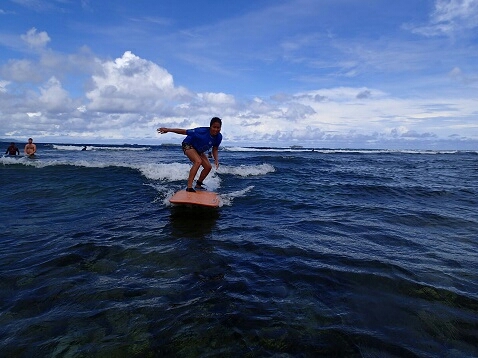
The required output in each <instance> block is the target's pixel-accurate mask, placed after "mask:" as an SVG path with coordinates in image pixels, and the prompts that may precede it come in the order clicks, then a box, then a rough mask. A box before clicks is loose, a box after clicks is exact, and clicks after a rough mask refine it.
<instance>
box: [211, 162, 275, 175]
mask: <svg viewBox="0 0 478 358" xmlns="http://www.w3.org/2000/svg"><path fill="white" fill-rule="evenodd" d="M217 172H218V173H219V174H232V175H238V176H241V177H247V176H257V175H264V174H268V173H273V172H275V168H274V167H273V166H272V165H270V164H266V163H264V164H258V165H240V166H238V167H233V166H228V165H222V166H220V167H219V169H218V170H217Z"/></svg>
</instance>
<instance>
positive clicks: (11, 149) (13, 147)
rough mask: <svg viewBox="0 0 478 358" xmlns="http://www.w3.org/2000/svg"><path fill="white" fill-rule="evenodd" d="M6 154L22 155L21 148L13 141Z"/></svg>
mask: <svg viewBox="0 0 478 358" xmlns="http://www.w3.org/2000/svg"><path fill="white" fill-rule="evenodd" d="M5 154H8V155H17V154H18V155H20V150H18V147H17V146H16V145H15V143H13V142H11V143H10V146H9V147H8V148H7V151H6V152H5Z"/></svg>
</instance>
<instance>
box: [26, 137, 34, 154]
mask: <svg viewBox="0 0 478 358" xmlns="http://www.w3.org/2000/svg"><path fill="white" fill-rule="evenodd" d="M24 152H25V154H26V155H28V156H32V155H34V154H35V153H36V152H37V146H36V145H35V144H33V139H31V138H28V143H27V144H26V145H25V149H24Z"/></svg>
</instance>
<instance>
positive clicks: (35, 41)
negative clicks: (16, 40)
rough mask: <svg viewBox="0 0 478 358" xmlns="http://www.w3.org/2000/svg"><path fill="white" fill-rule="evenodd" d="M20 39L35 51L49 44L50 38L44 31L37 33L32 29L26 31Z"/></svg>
mask: <svg viewBox="0 0 478 358" xmlns="http://www.w3.org/2000/svg"><path fill="white" fill-rule="evenodd" d="M21 38H22V40H23V41H25V42H26V43H27V44H28V45H29V46H30V47H32V48H35V49H42V48H44V47H45V46H46V45H47V43H48V42H50V37H49V36H48V34H47V33H46V32H45V31H42V32H39V33H37V29H36V28H34V27H33V28H31V29H30V30H28V31H27V33H26V34H25V35H22V36H21Z"/></svg>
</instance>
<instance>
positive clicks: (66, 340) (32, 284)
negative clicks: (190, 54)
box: [0, 143, 478, 357]
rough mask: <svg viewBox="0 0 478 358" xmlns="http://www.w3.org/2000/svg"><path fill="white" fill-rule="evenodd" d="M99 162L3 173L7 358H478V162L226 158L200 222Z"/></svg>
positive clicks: (450, 156)
mask: <svg viewBox="0 0 478 358" xmlns="http://www.w3.org/2000/svg"><path fill="white" fill-rule="evenodd" d="M7 146H8V143H3V147H4V148H5V149H6V147H7ZM81 148H82V146H80V145H77V146H75V145H60V144H39V145H38V156H37V158H35V159H27V158H24V157H21V158H10V157H2V158H0V173H1V176H0V178H1V181H0V184H1V193H0V197H1V200H0V208H1V212H0V213H1V220H0V233H1V234H0V239H1V245H0V356H5V357H7V356H8V357H165V356H171V357H236V356H237V357H267V356H280V357H317V356H340V357H438V356H439V357H476V356H478V345H477V337H478V213H477V208H478V152H459V151H442V152H440V151H386V150H327V149H315V150H310V149H287V148H239V147H235V148H234V147H226V148H223V149H222V150H221V151H220V161H221V166H220V168H219V169H218V170H217V171H213V172H212V173H211V175H210V177H208V178H207V179H206V181H205V184H206V185H207V186H208V188H209V189H210V190H213V191H216V192H218V193H219V194H220V197H221V206H220V207H219V208H218V209H198V208H188V207H173V206H171V205H170V204H169V202H168V198H169V197H171V195H172V194H173V193H174V192H175V191H177V190H179V189H183V188H184V187H185V183H186V178H187V174H188V171H189V163H188V162H187V159H186V158H185V157H184V155H183V154H182V151H181V149H180V147H179V146H126V145H123V146H121V145H120V146H118V145H114V146H113V145H112V146H104V145H89V146H88V147H87V150H86V151H81Z"/></svg>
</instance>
